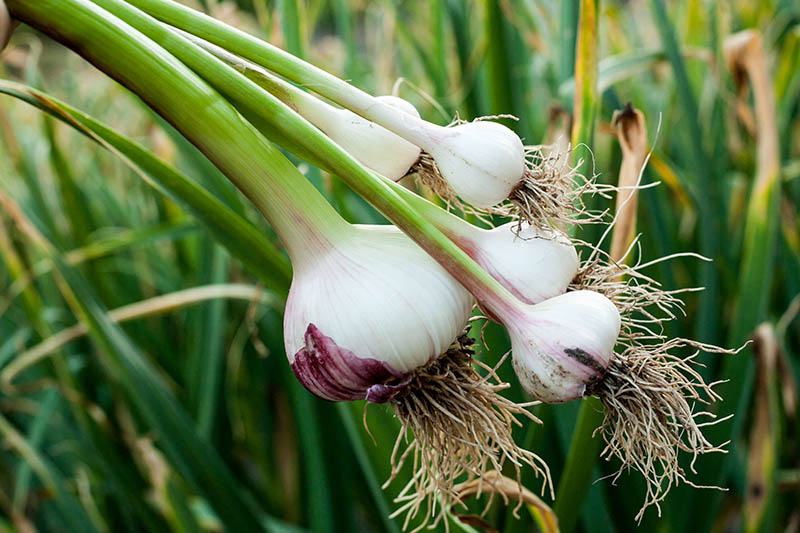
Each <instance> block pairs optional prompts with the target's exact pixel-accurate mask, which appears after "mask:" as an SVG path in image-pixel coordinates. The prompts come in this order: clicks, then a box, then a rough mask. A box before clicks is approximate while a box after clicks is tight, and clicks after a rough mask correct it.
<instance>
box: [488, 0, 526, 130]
mask: <svg viewBox="0 0 800 533" xmlns="http://www.w3.org/2000/svg"><path fill="white" fill-rule="evenodd" d="M483 10H484V17H483V19H484V28H483V29H484V32H485V33H486V41H487V44H486V47H487V49H486V70H487V74H488V75H487V79H488V81H489V94H488V96H489V113H490V114H492V115H502V114H504V113H510V112H512V110H513V109H514V102H513V99H512V94H513V83H512V82H511V73H512V72H513V70H514V69H513V68H512V66H511V58H510V57H509V53H508V52H509V50H508V46H507V35H506V28H505V21H504V18H503V10H502V7H501V6H500V1H499V0H484V1H483ZM502 123H503V124H505V125H506V126H508V127H510V128H512V129H515V126H517V127H518V124H514V121H512V120H503V121H502Z"/></svg>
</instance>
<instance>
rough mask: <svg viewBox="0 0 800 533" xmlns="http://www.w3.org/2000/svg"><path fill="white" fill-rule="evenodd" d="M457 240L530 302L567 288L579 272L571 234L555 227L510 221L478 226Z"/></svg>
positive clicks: (485, 266) (520, 296) (512, 289)
mask: <svg viewBox="0 0 800 533" xmlns="http://www.w3.org/2000/svg"><path fill="white" fill-rule="evenodd" d="M470 234H471V236H470V237H469V238H458V237H455V239H454V240H455V241H456V244H458V246H459V247H461V248H462V249H463V250H464V251H465V252H467V254H468V255H469V256H470V257H472V258H473V259H474V260H475V261H476V262H477V263H478V264H479V265H481V266H482V267H483V268H484V269H485V270H486V271H487V272H488V273H489V274H491V275H492V277H493V278H495V279H496V280H497V281H499V282H500V284H501V285H503V286H504V287H505V288H506V289H508V290H509V291H511V293H512V294H513V295H514V296H516V297H517V298H519V299H520V300H521V301H523V302H525V303H527V304H538V303H539V302H542V301H544V300H547V299H548V298H553V297H554V296H558V295H559V294H563V293H564V292H566V290H567V288H568V287H569V284H570V283H571V282H572V280H573V279H574V278H575V275H576V274H577V273H578V266H579V261H578V252H577V251H576V250H575V246H573V245H572V243H571V242H570V240H569V238H567V236H566V235H564V234H563V233H560V232H557V231H555V230H552V229H545V228H536V227H533V226H530V225H527V224H526V225H524V226H523V228H522V229H521V230H520V231H517V223H516V222H509V223H507V224H504V225H502V226H498V227H496V228H494V229H490V230H484V229H477V228H476V231H473V232H470Z"/></svg>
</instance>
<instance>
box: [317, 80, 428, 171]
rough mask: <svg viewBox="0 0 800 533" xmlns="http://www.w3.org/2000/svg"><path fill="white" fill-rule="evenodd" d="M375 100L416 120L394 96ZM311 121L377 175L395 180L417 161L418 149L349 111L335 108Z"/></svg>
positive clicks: (406, 104) (409, 108) (410, 107)
mask: <svg viewBox="0 0 800 533" xmlns="http://www.w3.org/2000/svg"><path fill="white" fill-rule="evenodd" d="M376 99H377V100H379V101H381V102H383V103H385V104H387V105H390V106H392V107H393V108H394V109H396V110H398V111H400V112H402V113H405V114H408V115H411V116H413V117H416V118H419V112H418V111H417V108H415V107H414V106H413V105H412V104H411V103H410V102H408V101H406V100H403V99H402V98H398V97H396V96H378V97H377V98H376ZM325 115H327V116H322V115H321V114H319V113H315V116H313V117H310V118H312V122H314V123H315V124H316V125H317V126H318V127H319V128H320V129H321V130H322V131H324V132H325V134H326V135H327V136H328V137H330V138H331V139H332V140H333V141H334V142H335V143H336V144H338V145H339V146H341V147H342V148H343V149H344V150H345V151H346V152H348V153H349V154H350V155H352V156H353V157H355V158H356V159H358V160H359V161H360V162H361V163H362V164H364V165H365V166H366V167H368V168H370V169H372V170H374V171H375V172H377V173H378V174H380V175H382V176H385V177H387V178H389V179H390V180H392V181H397V180H399V179H400V178H402V177H403V176H405V175H406V174H407V173H408V170H409V169H410V168H411V166H412V165H413V164H414V163H416V161H417V159H419V154H420V149H419V147H418V146H415V145H413V144H411V143H410V142H408V141H406V140H404V139H403V138H402V137H399V136H398V135H395V134H394V133H392V132H390V131H389V130H387V129H386V128H384V127H383V126H379V125H378V124H376V123H374V122H370V121H369V120H367V119H365V118H362V117H360V116H359V115H357V114H355V113H353V112H352V111H350V110H348V109H335V108H333V107H330V112H329V113H325Z"/></svg>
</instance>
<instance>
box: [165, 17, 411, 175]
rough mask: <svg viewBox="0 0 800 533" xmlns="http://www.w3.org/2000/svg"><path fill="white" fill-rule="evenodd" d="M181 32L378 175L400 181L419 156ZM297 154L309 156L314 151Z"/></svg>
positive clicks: (393, 100) (379, 130)
mask: <svg viewBox="0 0 800 533" xmlns="http://www.w3.org/2000/svg"><path fill="white" fill-rule="evenodd" d="M181 34H182V35H183V36H185V37H186V38H187V39H189V40H191V41H192V42H193V43H194V44H196V45H197V46H199V47H201V48H203V49H204V50H206V51H208V52H210V53H211V54H213V55H214V56H216V57H217V58H219V59H221V60H222V61H224V62H225V63H227V64H228V65H229V66H230V67H232V68H233V69H235V70H236V71H237V72H240V73H241V74H243V75H244V76H246V77H247V78H248V79H249V80H251V81H253V82H254V83H256V84H257V85H258V86H260V87H261V88H263V89H265V90H266V91H267V92H269V93H270V94H272V95H273V96H274V97H276V98H277V99H278V100H280V101H281V102H283V103H284V104H286V105H288V106H289V107H291V108H292V109H294V110H295V111H297V112H298V113H299V114H300V115H301V116H302V117H304V118H305V119H307V120H309V121H310V122H311V123H312V124H314V125H315V126H317V127H318V128H320V129H321V130H322V131H324V132H325V134H326V135H328V137H330V138H331V139H332V140H333V141H334V142H336V143H337V144H338V145H339V146H341V147H342V148H344V149H345V150H346V151H347V152H349V153H350V154H351V155H352V156H354V157H355V158H356V159H357V160H359V161H360V162H361V163H363V164H364V165H365V166H367V167H368V168H370V169H372V170H374V171H376V172H377V173H378V174H380V175H382V176H384V177H387V178H389V179H390V180H392V181H397V180H399V179H401V178H402V177H403V176H405V175H406V174H407V173H408V171H409V170H410V168H411V167H412V165H413V164H414V163H416V161H417V160H418V159H419V155H420V149H419V147H417V146H415V145H413V144H411V143H409V142H408V141H406V140H404V139H403V138H401V137H399V136H397V135H395V134H394V133H391V132H390V131H388V130H386V129H385V128H383V127H382V126H379V125H378V124H375V123H374V122H369V121H367V120H365V119H364V118H362V117H360V116H358V115H356V114H355V113H353V112H352V111H350V110H348V109H340V108H337V107H334V106H332V105H330V104H328V103H327V102H324V101H322V100H321V99H320V98H318V97H315V96H313V95H311V94H309V93H307V92H306V91H303V90H301V89H300V88H298V87H295V86H294V85H292V84H291V83H288V82H286V81H284V80H283V79H281V78H279V77H278V76H276V75H275V74H272V73H271V72H269V71H267V70H266V69H264V68H262V67H260V66H258V65H255V64H254V63H251V62H249V61H246V60H244V59H242V58H240V57H238V56H236V55H234V54H231V53H230V52H228V51H227V50H224V49H222V48H220V47H219V46H217V45H214V44H211V43H209V42H207V41H203V40H202V39H198V38H197V37H195V36H194V35H191V34H189V33H185V32H181ZM378 99H379V100H380V101H382V102H387V103H388V104H389V105H391V106H392V107H393V108H395V109H396V110H397V111H399V112H406V113H410V114H414V115H417V116H418V115H419V113H417V110H416V109H415V108H414V106H412V105H411V104H410V103H408V102H406V101H405V100H402V99H400V98H397V97H394V96H382V97H378ZM297 155H300V156H302V157H309V155H311V154H308V155H303V154H297ZM310 159H311V161H310V162H312V163H316V162H317V161H316V158H313V155H312V156H311V157H310ZM323 166H324V165H323Z"/></svg>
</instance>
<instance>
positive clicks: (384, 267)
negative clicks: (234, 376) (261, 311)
mask: <svg viewBox="0 0 800 533" xmlns="http://www.w3.org/2000/svg"><path fill="white" fill-rule="evenodd" d="M472 302H473V299H472V295H471V294H470V293H469V292H467V290H466V289H464V288H463V287H462V286H461V284H460V283H458V282H457V281H456V280H455V279H454V278H453V277H451V276H450V274H448V273H447V272H446V271H445V270H444V269H443V268H442V267H441V266H439V264H438V263H437V262H436V261H435V260H433V259H432V258H431V257H430V256H428V254H427V253H425V252H424V251H423V250H422V248H420V247H419V246H418V245H417V244H415V243H414V242H413V241H411V239H409V238H408V237H407V236H406V235H405V234H404V233H402V232H401V231H400V230H399V229H397V228H396V227H395V226H354V231H352V232H351V234H350V235H348V236H347V237H346V238H345V239H344V240H343V241H342V242H339V243H337V245H336V247H335V248H332V249H331V250H330V251H329V252H328V253H326V254H325V255H323V256H317V257H315V259H314V261H310V262H308V263H307V264H304V263H303V262H301V263H299V264H296V265H295V271H294V277H293V280H292V286H291V289H290V291H289V298H288V300H287V304H286V311H285V314H284V343H285V348H286V353H287V356H288V358H289V363H290V364H291V365H292V368H293V369H294V370H295V375H296V376H297V378H298V379H299V380H300V381H301V382H302V383H303V384H304V385H305V386H306V387H307V388H308V389H309V390H311V392H313V393H314V394H316V395H318V396H320V397H323V398H326V399H330V400H340V399H356V398H355V397H358V398H367V397H371V398H373V400H375V399H381V400H383V401H385V400H386V399H388V396H390V395H389V394H387V389H380V388H377V389H372V390H371V391H370V387H372V386H373V385H383V384H385V382H386V381H387V380H388V381H393V378H395V379H394V381H396V378H401V377H402V376H404V375H405V374H407V373H409V372H411V371H413V370H414V369H416V368H418V367H420V366H422V365H424V364H426V363H428V362H429V361H431V360H433V359H435V358H437V357H439V355H441V354H442V353H444V352H445V351H446V350H447V348H448V347H449V346H450V345H451V343H452V342H453V340H454V339H456V338H457V337H458V335H459V334H460V333H461V332H462V331H463V328H464V326H465V324H466V323H467V320H468V318H469V316H470V313H471V310H472ZM312 325H313V328H312ZM326 339H327V340H326ZM359 364H360V365H362V367H359V366H358V365H359ZM373 380H374V381H373ZM371 381H372V382H371ZM394 384H395V385H396V384H397V383H394Z"/></svg>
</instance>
